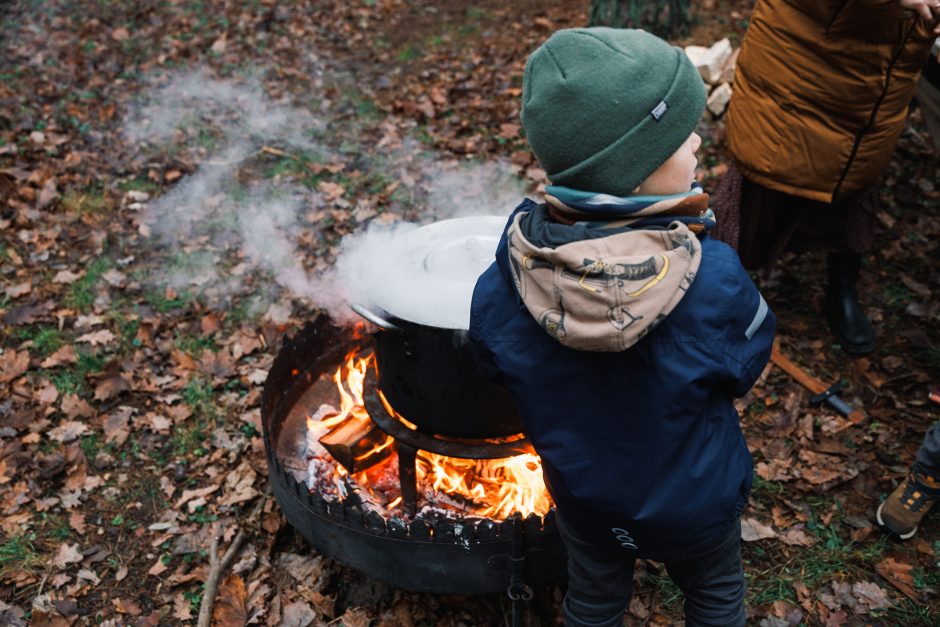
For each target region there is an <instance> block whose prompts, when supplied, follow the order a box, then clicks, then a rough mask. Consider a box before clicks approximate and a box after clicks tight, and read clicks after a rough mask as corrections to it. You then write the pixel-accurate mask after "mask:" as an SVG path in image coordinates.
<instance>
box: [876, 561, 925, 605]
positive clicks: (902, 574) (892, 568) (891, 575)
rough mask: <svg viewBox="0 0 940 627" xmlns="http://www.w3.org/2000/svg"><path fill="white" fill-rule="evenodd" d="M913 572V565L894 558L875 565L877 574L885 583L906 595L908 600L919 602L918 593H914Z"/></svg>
mask: <svg viewBox="0 0 940 627" xmlns="http://www.w3.org/2000/svg"><path fill="white" fill-rule="evenodd" d="M913 570H914V567H913V566H912V565H911V564H905V563H904V562H899V561H897V560H896V559H894V558H893V557H887V558H885V559H883V560H881V561H880V562H878V563H877V564H875V572H877V573H878V574H879V575H881V576H882V577H883V578H884V579H885V581H887V582H888V583H890V584H891V585H892V586H894V587H895V588H897V589H898V590H900V591H901V592H902V593H904V595H905V596H906V597H907V598H909V599H911V600H913V601H915V602H918V599H917V593H916V592H915V591H914V575H913V573H912V571H913Z"/></svg>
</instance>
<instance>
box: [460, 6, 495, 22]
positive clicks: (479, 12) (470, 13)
mask: <svg viewBox="0 0 940 627" xmlns="http://www.w3.org/2000/svg"><path fill="white" fill-rule="evenodd" d="M466 16H467V19H469V20H483V19H486V18H487V17H489V13H487V12H486V10H484V9H481V8H479V7H470V8H468V9H467V12H466Z"/></svg>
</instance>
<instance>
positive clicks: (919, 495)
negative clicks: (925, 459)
mask: <svg viewBox="0 0 940 627" xmlns="http://www.w3.org/2000/svg"><path fill="white" fill-rule="evenodd" d="M938 497H940V482H938V481H937V479H935V478H934V477H931V476H929V475H916V474H913V473H912V474H910V475H908V476H907V478H906V479H905V480H904V481H902V482H901V485H899V486H898V487H897V489H895V491H894V492H892V493H891V494H890V496H888V498H886V499H885V500H884V502H883V503H882V504H881V505H879V506H878V512H877V513H876V514H875V518H876V519H877V520H878V524H879V525H881V526H882V527H884V528H885V529H887V530H888V531H890V532H892V533H894V534H896V535H897V536H899V537H900V538H901V539H902V540H907V539H908V538H910V537H911V536H913V535H914V534H915V533H917V525H919V524H920V520H921V518H923V517H924V514H926V513H927V512H928V511H929V510H930V508H931V507H933V504H934V503H936V502H937V499H938Z"/></svg>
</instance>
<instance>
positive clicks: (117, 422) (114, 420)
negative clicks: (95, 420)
mask: <svg viewBox="0 0 940 627" xmlns="http://www.w3.org/2000/svg"><path fill="white" fill-rule="evenodd" d="M129 422H130V413H128V412H116V413H114V414H111V415H109V416H108V417H107V418H105V421H104V439H105V442H106V443H111V442H114V443H115V444H117V446H118V447H120V446H121V445H122V444H124V442H126V441H127V438H128V436H129V435H130V429H129V428H128V426H127V425H128V423H129Z"/></svg>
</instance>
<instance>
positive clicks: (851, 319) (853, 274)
mask: <svg viewBox="0 0 940 627" xmlns="http://www.w3.org/2000/svg"><path fill="white" fill-rule="evenodd" d="M826 261H827V262H828V266H829V267H828V273H829V284H828V285H827V286H826V319H827V320H828V322H829V329H830V330H831V331H832V334H833V335H834V336H836V339H837V340H839V343H840V344H842V348H843V349H844V350H845V352H847V353H849V354H850V355H867V354H868V353H870V352H872V350H874V348H875V331H874V329H872V326H871V322H869V320H868V318H867V317H866V316H865V312H864V311H862V307H861V305H859V304H858V295H857V294H856V292H855V285H856V283H858V272H859V269H860V268H861V265H862V257H861V255H857V254H854V253H830V254H829V257H828V258H827V259H826Z"/></svg>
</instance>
